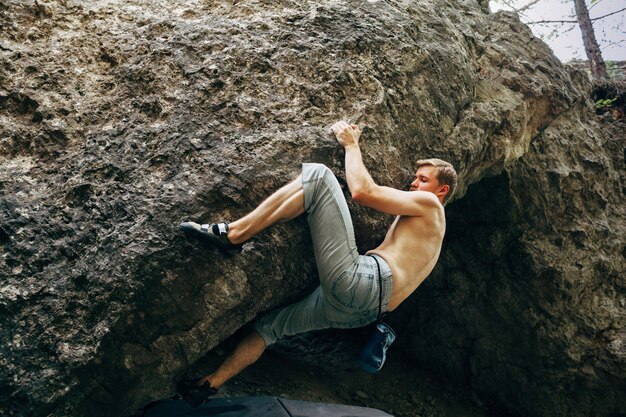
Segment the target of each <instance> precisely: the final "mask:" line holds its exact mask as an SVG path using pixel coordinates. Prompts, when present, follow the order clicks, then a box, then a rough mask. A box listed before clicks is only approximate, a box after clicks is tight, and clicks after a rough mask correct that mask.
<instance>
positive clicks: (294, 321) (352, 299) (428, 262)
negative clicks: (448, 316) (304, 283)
mask: <svg viewBox="0 0 626 417" xmlns="http://www.w3.org/2000/svg"><path fill="white" fill-rule="evenodd" d="M331 130H332V132H333V133H334V134H335V136H336V137H337V141H338V142H339V143H340V144H341V145H342V146H343V147H344V149H345V153H346V160H345V166H346V180H347V182H348V187H349V188H350V192H351V194H352V199H353V200H354V201H356V202H357V203H358V204H362V205H364V206H367V207H371V208H373V209H376V210H378V211H382V212H384V213H389V214H393V215H396V218H395V220H394V222H393V224H392V225H391V227H390V228H389V231H388V232H387V235H386V236H385V240H384V241H383V243H382V244H381V245H380V246H378V247H377V248H375V249H372V250H370V251H369V252H367V253H366V255H359V254H358V252H357V248H356V243H355V239H354V230H353V227H352V221H351V219H350V213H349V211H348V206H347V203H346V201H345V198H344V196H343V193H342V191H341V188H340V186H339V183H338V182H337V179H336V178H335V176H334V175H333V174H332V172H331V171H330V170H329V169H328V168H327V167H325V166H324V165H321V164H303V167H302V174H301V175H300V176H298V178H296V179H295V180H294V181H293V182H291V183H289V184H287V185H285V186H284V187H283V188H281V189H279V190H278V191H277V192H275V193H274V194H273V195H272V196H270V197H269V198H268V199H267V200H265V201H264V202H263V203H261V205H260V206H258V207H257V208H256V209H255V210H253V211H252V212H251V213H250V214H248V215H246V216H245V217H243V218H241V219H239V220H237V221H235V222H232V223H230V224H226V223H219V224H213V225H202V226H200V225H198V224H196V223H192V222H186V223H182V224H181V225H180V228H181V230H183V231H184V232H186V233H190V234H194V235H196V236H198V237H201V238H203V239H205V240H207V241H209V242H211V243H212V244H213V245H215V246H217V247H218V248H219V249H221V250H222V251H231V250H234V251H237V250H240V249H241V245H242V244H243V243H244V242H246V241H247V240H249V239H250V238H252V237H253V236H254V235H256V234H257V233H259V232H261V231H262V230H264V229H266V228H267V227H269V226H271V225H273V224H275V223H277V222H284V221H288V220H291V219H293V218H295V217H297V216H299V215H300V214H302V213H307V219H308V223H309V227H310V229H311V237H312V241H313V247H314V253H315V259H316V262H317V269H318V272H319V276H320V286H319V287H318V288H317V289H316V290H315V291H314V292H313V293H312V294H311V295H309V296H308V297H306V298H305V299H304V300H302V301H299V302H297V303H294V304H292V305H290V306H287V307H284V308H279V309H276V310H273V311H271V312H269V313H267V314H266V315H264V316H262V317H261V318H260V319H259V320H257V322H256V323H255V327H254V331H252V333H251V334H250V335H248V336H247V337H245V338H244V339H243V340H242V341H241V342H240V344H239V345H238V346H237V348H236V349H235V351H234V352H233V353H232V354H231V355H230V356H229V357H228V358H227V359H226V360H225V361H224V363H223V364H222V365H221V366H220V367H219V368H218V369H217V370H216V371H215V372H213V373H211V374H209V375H207V376H205V377H203V378H201V379H199V380H196V381H193V382H191V381H187V385H184V386H183V387H182V388H181V387H180V386H179V389H180V390H181V391H183V396H184V397H185V395H187V396H190V397H193V396H194V395H195V396H196V397H197V396H198V395H199V396H200V397H204V398H206V396H208V395H211V394H214V393H215V392H216V391H217V388H219V387H220V386H221V385H222V384H224V383H225V382H226V381H228V380H229V379H230V378H232V377H233V376H235V375H236V374H238V373H239V372H241V371H242V370H243V369H244V368H246V367H247V366H249V365H251V364H252V363H254V362H255V361H256V360H257V359H258V358H259V357H260V356H261V354H262V353H263V351H264V350H265V348H266V347H267V346H268V345H269V344H272V343H274V342H275V341H276V340H277V339H278V338H280V337H282V336H285V335H292V334H296V333H301V332H305V331H309V330H316V329H322V328H329V327H334V328H354V327H361V326H364V325H366V324H368V323H371V322H373V321H375V320H376V318H377V317H378V314H379V302H380V296H381V295H382V312H388V311H393V310H394V309H395V308H396V307H397V306H398V305H400V303H402V302H403V301H404V300H405V299H406V298H407V297H408V296H409V295H410V294H411V293H412V292H413V291H415V289H416V288H417V287H418V286H419V285H420V284H421V283H422V282H423V281H424V280H425V279H426V277H427V276H428V275H429V274H430V273H431V271H432V270H433V268H434V267H435V264H436V263H437V259H438V258H439V254H440V252H441V244H442V241H443V236H444V233H445V227H446V220H445V214H444V204H445V203H446V201H447V200H448V198H449V197H450V196H451V195H452V193H453V192H454V189H455V188H456V184H457V176H456V172H455V171H454V168H453V167H452V165H450V164H449V163H447V162H444V161H441V160H438V159H429V160H422V161H418V170H417V172H416V174H415V178H414V180H413V182H412V183H411V187H410V190H409V191H401V190H398V189H395V188H390V187H385V186H381V185H377V184H376V183H375V182H374V181H373V179H372V177H371V176H370V174H369V172H368V171H367V169H366V168H365V165H363V159H362V156H361V150H360V147H359V138H360V135H361V132H360V129H359V128H358V126H356V125H349V124H348V123H346V122H344V121H340V122H337V123H335V124H334V125H333V126H332V127H331ZM379 272H380V277H379ZM379 283H380V285H379ZM190 391H191V395H190Z"/></svg>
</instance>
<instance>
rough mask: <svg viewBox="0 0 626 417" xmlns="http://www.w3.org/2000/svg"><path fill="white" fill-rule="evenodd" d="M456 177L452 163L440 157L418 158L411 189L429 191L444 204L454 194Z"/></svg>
mask: <svg viewBox="0 0 626 417" xmlns="http://www.w3.org/2000/svg"><path fill="white" fill-rule="evenodd" d="M457 183H458V178H457V175H456V171H455V170H454V167H453V166H452V164H450V163H448V162H446V161H442V160H441V159H436V158H431V159H420V160H419V161H417V172H416V173H415V178H414V179H413V181H412V182H411V188H410V190H411V191H416V190H420V191H429V192H431V193H434V194H435V195H436V196H437V197H438V198H439V200H440V201H441V202H442V203H443V204H445V203H446V202H447V201H448V199H449V198H450V197H451V196H452V194H454V190H456V186H457Z"/></svg>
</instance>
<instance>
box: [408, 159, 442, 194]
mask: <svg viewBox="0 0 626 417" xmlns="http://www.w3.org/2000/svg"><path fill="white" fill-rule="evenodd" d="M436 170H437V168H435V167H434V166H432V165H424V166H421V167H420V168H419V169H418V170H417V172H416V173H415V178H414V179H413V182H411V187H410V188H409V191H418V190H419V191H430V192H431V193H436V192H437V191H439V190H440V189H441V186H440V185H439V181H438V180H437V178H436V176H435V173H436Z"/></svg>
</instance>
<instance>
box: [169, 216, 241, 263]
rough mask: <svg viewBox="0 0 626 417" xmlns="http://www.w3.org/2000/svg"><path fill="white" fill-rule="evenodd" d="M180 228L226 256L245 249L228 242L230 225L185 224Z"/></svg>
mask: <svg viewBox="0 0 626 417" xmlns="http://www.w3.org/2000/svg"><path fill="white" fill-rule="evenodd" d="M178 228H179V229H180V230H181V231H182V232H183V233H185V234H187V235H190V236H194V237H197V238H199V239H201V240H203V241H205V242H208V243H210V244H211V245H213V246H214V247H216V248H217V249H219V250H220V251H222V253H224V254H226V255H230V254H232V253H233V252H241V248H242V247H243V245H233V244H232V243H230V240H228V223H216V224H203V225H199V224H198V223H194V222H183V223H181V224H180V225H179V226H178Z"/></svg>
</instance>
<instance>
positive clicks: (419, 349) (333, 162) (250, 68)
mask: <svg viewBox="0 0 626 417" xmlns="http://www.w3.org/2000/svg"><path fill="white" fill-rule="evenodd" d="M0 26H1V30H0V33H1V35H0V61H1V64H2V65H1V66H0V189H1V190H2V194H1V196H0V216H1V217H0V244H1V245H2V262H1V263H0V277H1V279H2V281H1V282H0V317H1V318H2V322H1V323H2V327H1V328H0V338H1V340H2V343H1V344H0V364H1V365H2V366H1V367H0V404H1V407H2V414H3V415H24V416H25V415H46V416H48V415H52V416H79V415H94V416H98V415H128V414H130V413H132V411H134V410H135V408H136V407H138V406H139V405H141V404H144V403H146V402H148V401H150V400H152V399H155V398H159V397H163V396H167V395H171V393H172V390H173V386H174V382H175V381H176V380H178V379H179V378H180V377H181V376H182V375H183V374H184V372H185V370H186V369H187V368H188V367H189V366H190V365H191V364H193V363H194V362H196V361H197V360H198V359H200V358H201V357H202V356H203V355H204V354H205V353H206V352H207V351H209V350H210V349H212V348H213V347H214V346H216V345H217V344H218V343H219V342H220V341H221V340H223V339H225V338H226V337H227V336H229V335H230V334H232V333H233V332H234V331H235V330H236V329H238V328H239V327H241V326H242V325H244V324H245V323H246V322H248V321H250V320H252V319H253V318H254V317H255V316H256V315H257V314H258V313H260V312H262V311H264V310H267V309H269V308H272V307H274V306H277V305H279V304H282V303H286V302H289V301H291V300H294V299H296V298H297V297H299V296H302V295H303V294H305V293H306V292H307V291H308V290H310V289H311V288H312V287H313V286H314V285H315V281H316V275H315V266H314V263H313V262H312V253H311V248H310V244H309V240H308V239H309V238H308V236H307V233H306V225H305V222H304V220H303V219H298V220H297V221H294V222H291V223H288V224H285V225H280V226H277V227H275V228H272V229H271V230H270V231H267V232H264V233H263V234H262V235H260V236H259V237H258V238H256V239H254V240H253V241H252V242H250V243H249V244H248V245H247V246H246V248H245V250H244V252H243V253H242V254H241V255H239V256H237V257H235V258H231V259H224V258H223V257H221V256H220V255H219V254H218V253H217V252H215V251H212V250H208V249H207V248H203V247H199V246H197V245H195V244H192V243H190V242H187V241H186V240H184V239H183V238H182V236H180V235H179V233H178V232H177V229H176V225H177V224H178V222H179V221H182V220H185V219H191V220H196V221H209V220H218V219H233V218H236V217H237V216H241V215H243V214H245V213H246V212H247V211H249V210H250V209H252V208H253V207H254V206H255V204H257V203H258V202H259V201H260V200H262V199H263V198H265V197H266V196H267V195H269V194H270V193H271V192H272V191H273V190H274V189H275V188H277V187H278V186H280V185H281V184H283V183H284V182H285V181H286V180H287V179H288V178H291V177H293V176H295V175H296V174H297V171H298V169H299V164H300V163H301V162H305V161H317V162H323V163H325V164H327V165H328V166H330V167H331V168H332V169H333V170H335V172H336V173H337V174H340V175H341V174H342V157H343V155H342V152H341V149H340V147H339V146H338V145H337V144H336V143H335V141H334V139H333V138H331V137H330V136H329V135H328V132H327V127H328V126H329V125H330V124H331V123H332V122H334V121H336V120H337V119H339V118H344V119H348V120H351V121H353V122H355V121H359V123H361V124H364V125H366V127H365V128H364V133H363V135H364V136H363V137H364V139H363V148H364V153H365V163H366V165H367V166H368V167H369V168H370V171H371V173H372V175H373V176H374V178H375V179H376V180H377V181H378V182H380V183H383V184H388V185H392V186H396V187H403V186H404V184H406V181H407V180H408V179H409V178H410V176H411V174H412V171H413V168H414V166H413V165H414V162H415V159H416V158H418V157H426V156H437V157H441V158H444V159H447V160H450V161H451V162H453V163H454V164H455V165H456V166H457V167H458V171H459V173H460V175H461V179H462V182H461V187H460V190H459V192H458V194H457V200H456V202H454V203H453V204H451V205H450V206H449V210H448V212H449V218H450V221H449V227H448V239H447V243H446V247H445V251H444V253H443V256H442V260H441V262H440V266H439V267H438V268H437V270H436V272H435V274H434V276H433V277H431V278H430V279H429V280H428V281H427V282H426V284H425V285H424V287H423V288H420V290H419V291H418V293H417V294H416V295H415V297H413V298H412V300H411V302H409V303H407V304H405V305H404V306H403V307H402V308H401V309H400V311H398V312H397V313H396V314H395V318H394V320H395V321H397V323H398V327H401V328H404V329H403V331H404V332H405V333H404V334H405V336H404V346H405V347H406V348H407V349H409V350H410V351H411V352H413V354H414V357H415V358H416V359H417V361H418V364H419V365H420V366H422V367H428V368H430V369H432V370H433V371H435V372H436V373H438V374H440V375H444V376H446V377H448V378H452V379H454V380H456V381H458V382H459V383H462V384H469V385H471V387H472V389H473V390H474V391H475V393H476V396H477V398H478V399H479V400H480V401H482V402H483V403H485V404H486V405H489V406H490V407H493V408H496V409H498V408H499V409H506V410H508V411H509V412H512V413H514V414H519V415H525V416H526V415H528V416H555V415H556V416H565V415H568V416H588V415H594V413H595V415H620V414H626V404H625V402H624V400H623V396H621V394H622V393H623V392H624V391H625V389H626V375H625V369H626V367H625V364H626V348H625V346H626V322H625V313H624V311H625V308H624V307H625V304H626V300H625V296H624V289H625V287H626V279H625V275H626V274H624V272H625V269H626V268H625V261H624V256H625V252H624V240H625V239H624V227H625V226H624V218H625V216H624V204H623V203H624V196H623V187H624V177H623V175H624V172H623V162H624V161H623V160H622V157H623V155H622V154H621V152H622V148H623V144H622V145H620V144H619V142H617V144H616V143H615V142H611V141H612V140H613V139H611V138H610V136H609V135H607V134H606V133H605V131H603V130H602V129H601V128H599V127H598V126H597V125H596V124H595V123H594V122H593V117H594V114H593V110H592V107H591V104H590V101H589V96H590V91H589V89H590V87H589V83H588V81H587V80H586V79H585V78H584V76H583V74H582V73H580V72H576V71H573V70H572V71H568V70H567V69H566V68H564V67H563V66H562V65H561V64H560V63H559V62H558V60H557V59H556V58H555V57H554V56H553V55H552V54H551V53H550V51H549V49H548V48H547V47H546V45H544V44H543V43H542V42H541V41H539V40H538V39H535V38H533V37H532V35H531V32H530V31H529V30H528V28H526V27H525V26H523V25H522V24H521V23H520V22H519V21H518V20H517V19H516V17H515V16H512V15H510V14H506V13H498V14H490V13H489V12H488V11H487V10H486V9H485V7H484V5H483V6H482V7H481V5H480V4H479V3H478V2H475V1H469V0H466V1H450V2H444V1H426V2H416V1H390V2H388V1H375V0H372V1H367V2H340V1H316V2H303V1H299V2H295V1H274V2H268V1H238V2H231V1H219V0H217V1H199V0H196V1H186V2H182V1H180V2H179V1H158V0H157V1H145V0H135V1H132V2H126V1H116V0H111V1H102V2H94V1H81V2H78V1H72V0H67V1H63V0H58V1H52V0H51V1H26V0H24V1H11V2H9V3H2V4H1V5H0ZM618 140H619V139H618ZM609 142H610V143H609ZM611 152H613V154H612V153H611ZM615 152H617V155H616V154H615ZM620 170H621V171H620ZM353 215H354V217H355V227H356V230H357V235H358V236H359V244H360V246H361V247H362V248H367V247H371V246H372V245H373V244H375V243H376V242H377V241H378V240H380V239H382V237H383V235H384V232H385V228H386V226H387V225H388V223H389V221H390V218H389V217H387V216H384V215H382V214H378V213H374V212H372V211H370V210H366V209H362V208H358V207H354V211H353ZM404 323H408V324H407V325H406V326H405V325H404Z"/></svg>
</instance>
